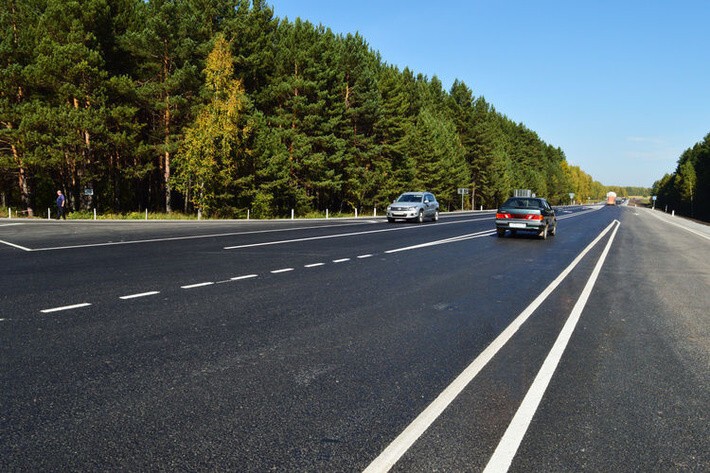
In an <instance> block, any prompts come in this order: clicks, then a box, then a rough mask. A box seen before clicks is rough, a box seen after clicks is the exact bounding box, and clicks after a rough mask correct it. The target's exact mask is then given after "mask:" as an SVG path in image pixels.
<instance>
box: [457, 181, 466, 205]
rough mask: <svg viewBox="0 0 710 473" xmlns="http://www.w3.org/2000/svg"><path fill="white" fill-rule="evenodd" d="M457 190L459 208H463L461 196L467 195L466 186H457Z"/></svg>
mask: <svg viewBox="0 0 710 473" xmlns="http://www.w3.org/2000/svg"><path fill="white" fill-rule="evenodd" d="M457 192H458V193H459V195H460V196H461V210H463V196H464V195H468V187H459V188H458V191H457Z"/></svg>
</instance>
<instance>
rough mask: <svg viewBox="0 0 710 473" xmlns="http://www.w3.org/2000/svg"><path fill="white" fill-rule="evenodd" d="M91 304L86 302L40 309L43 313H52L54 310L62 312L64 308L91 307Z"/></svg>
mask: <svg viewBox="0 0 710 473" xmlns="http://www.w3.org/2000/svg"><path fill="white" fill-rule="evenodd" d="M90 305H91V304H89V303H88V302H84V303H82V304H74V305H65V306H63V307H53V308H51V309H44V310H40V312H42V313H43V314H50V313H52V312H61V311H63V310H71V309H80V308H82V307H89V306H90Z"/></svg>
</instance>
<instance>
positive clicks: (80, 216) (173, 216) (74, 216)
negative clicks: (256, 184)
mask: <svg viewBox="0 0 710 473" xmlns="http://www.w3.org/2000/svg"><path fill="white" fill-rule="evenodd" d="M10 209H12V218H13V219H14V218H27V219H32V220H47V216H46V212H44V215H35V216H34V217H27V215H26V213H22V212H19V213H18V211H17V209H15V208H12V207H10V208H8V207H0V219H1V218H8V211H9V210H10ZM373 215H374V214H364V213H361V214H359V217H361V218H368V217H372V216H373ZM380 215H384V212H383V213H382V214H380ZM54 217H55V215H54V209H52V215H51V218H54ZM326 217H327V218H332V219H337V218H354V217H355V213H348V212H328V213H326V212H325V211H312V212H306V213H304V214H298V213H296V214H295V215H294V218H295V219H320V218H326ZM95 218H96V220H175V221H197V220H209V221H219V220H247V219H250V220H289V219H290V218H291V216H290V215H288V216H269V217H263V216H256V215H253V214H251V215H249V214H247V213H246V212H243V215H239V216H237V217H232V218H226V217H225V216H222V215H216V216H207V217H206V216H204V215H203V216H202V217H201V218H200V219H198V217H197V215H196V214H185V213H183V212H179V211H175V212H171V213H167V212H150V211H149V212H148V213H147V214H146V212H145V211H142V212H125V213H114V212H106V213H97V214H96V217H95ZM67 220H94V212H93V210H76V211H70V212H69V213H68V214H67Z"/></svg>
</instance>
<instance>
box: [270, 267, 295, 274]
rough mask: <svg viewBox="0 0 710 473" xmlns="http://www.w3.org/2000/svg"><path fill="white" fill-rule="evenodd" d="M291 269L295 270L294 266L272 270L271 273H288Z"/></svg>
mask: <svg viewBox="0 0 710 473" xmlns="http://www.w3.org/2000/svg"><path fill="white" fill-rule="evenodd" d="M289 271H293V268H283V269H275V270H273V271H271V274H279V273H288V272H289Z"/></svg>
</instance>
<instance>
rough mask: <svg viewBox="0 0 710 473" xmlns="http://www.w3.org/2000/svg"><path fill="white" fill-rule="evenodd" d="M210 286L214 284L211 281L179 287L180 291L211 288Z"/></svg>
mask: <svg viewBox="0 0 710 473" xmlns="http://www.w3.org/2000/svg"><path fill="white" fill-rule="evenodd" d="M212 284H214V282H212V281H208V282H200V283H197V284H188V285H187V286H180V289H194V288H196V287H204V286H211V285H212Z"/></svg>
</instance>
